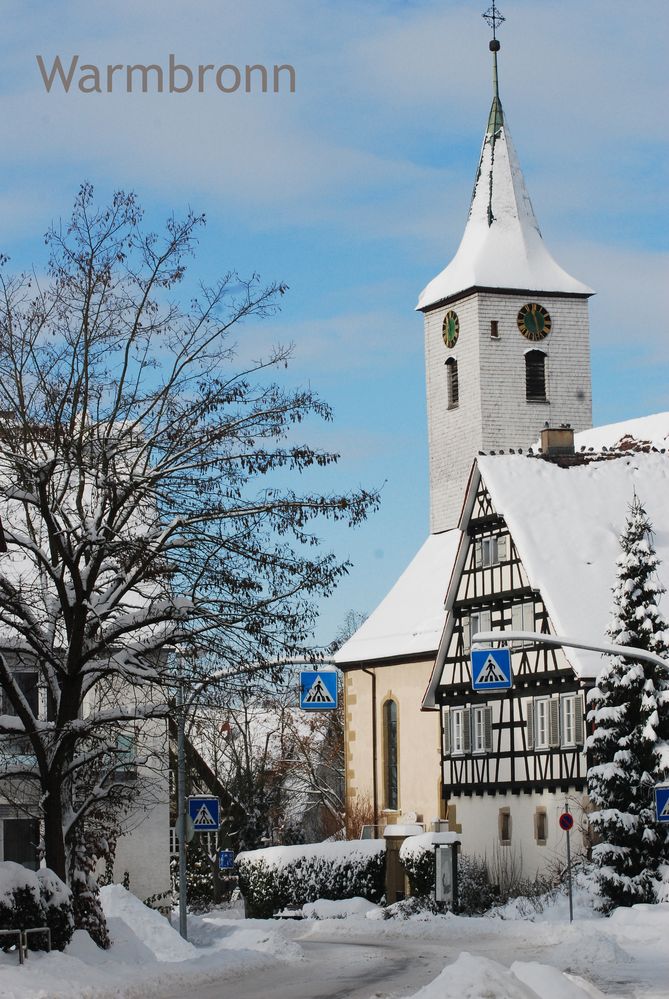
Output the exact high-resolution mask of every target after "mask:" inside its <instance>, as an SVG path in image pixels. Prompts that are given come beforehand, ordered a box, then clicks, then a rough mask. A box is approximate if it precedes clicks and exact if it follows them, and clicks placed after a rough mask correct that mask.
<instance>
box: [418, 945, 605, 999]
mask: <svg viewBox="0 0 669 999" xmlns="http://www.w3.org/2000/svg"><path fill="white" fill-rule="evenodd" d="M597 995H602V993H600V992H598V990H596V989H595V990H593V988H592V986H590V985H588V986H587V989H586V988H581V987H580V986H579V985H578V984H577V983H576V981H575V980H573V978H569V977H568V976H567V975H565V974H564V973H563V972H561V971H558V970H557V968H552V967H550V966H549V965H547V964H536V963H534V962H531V963H524V962H520V961H517V962H516V963H515V964H512V965H511V967H510V968H505V967H504V965H503V964H500V963H499V962H498V961H491V960H490V959H489V958H487V957H481V956H480V955H476V956H475V955H473V954H469V953H468V952H467V951H464V952H463V953H462V954H460V956H459V957H458V959H457V960H456V961H454V962H453V964H449V965H448V966H447V967H446V968H444V970H443V971H442V973H441V974H440V975H439V976H438V978H435V980H434V981H433V982H431V983H430V984H429V985H426V986H425V988H423V989H420V990H419V991H418V992H415V993H414V995H413V997H412V999H483V997H485V999H585V997H586V996H590V997H592V996H597Z"/></svg>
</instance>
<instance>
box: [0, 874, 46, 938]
mask: <svg viewBox="0 0 669 999" xmlns="http://www.w3.org/2000/svg"><path fill="white" fill-rule="evenodd" d="M44 925H46V912H45V909H44V906H43V904H42V898H41V894H40V885H39V881H38V879H37V875H36V874H35V872H34V871H29V870H28V868H27V867H22V866H21V864H15V863H13V861H11V860H6V861H3V862H2V863H0V929H2V930H27V929H30V928H32V927H35V926H44ZM14 944H15V941H14V939H12V938H9V937H7V938H3V942H2V944H1V946H2V948H3V950H9V949H10V948H11V947H13V946H14ZM29 946H30V949H31V950H36V949H37V948H38V947H40V946H42V947H44V946H45V942H44V941H42V940H40V939H39V937H37V935H35V936H34V937H32V939H30V942H29Z"/></svg>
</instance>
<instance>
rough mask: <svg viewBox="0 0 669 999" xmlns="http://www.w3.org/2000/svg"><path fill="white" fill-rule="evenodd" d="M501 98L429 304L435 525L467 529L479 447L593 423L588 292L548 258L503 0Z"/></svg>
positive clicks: (495, 48)
mask: <svg viewBox="0 0 669 999" xmlns="http://www.w3.org/2000/svg"><path fill="white" fill-rule="evenodd" d="M483 16H484V17H485V18H486V20H487V21H488V23H489V24H490V26H491V28H492V39H491V41H490V51H491V53H492V75H493V93H492V105H491V108H490V113H489V115H488V120H487V124H486V130H485V135H484V138H483V146H482V149H481V157H480V160H479V166H478V171H477V174H476V181H475V183H474V192H473V195H472V200H471V204H470V207H469V217H468V219H467V224H466V226H465V231H464V235H463V237H462V241H461V243H460V246H459V248H458V251H457V253H456V255H455V257H454V258H453V260H452V261H451V263H450V264H449V265H448V267H446V268H445V270H443V271H442V272H441V274H439V275H438V276H437V277H436V278H435V279H434V280H433V281H431V282H430V284H429V285H428V286H427V288H426V289H425V290H424V291H423V293H422V295H421V296H420V300H419V303H418V308H419V310H421V311H422V312H423V313H424V316H425V323H424V326H425V371H426V383H427V385H426V388H427V419H428V437H429V460H430V529H431V531H432V532H434V533H437V532H440V531H445V530H448V529H449V528H452V527H455V526H456V525H457V523H458V518H459V515H460V509H461V506H462V497H463V495H464V492H465V486H466V483H467V480H468V477H469V473H470V470H471V466H472V461H473V459H474V458H475V456H476V455H477V454H478V453H479V452H480V451H486V452H487V451H501V450H507V449H511V448H513V449H514V450H515V449H518V448H520V449H525V448H528V447H531V446H532V445H533V444H534V443H535V442H536V441H537V439H538V437H539V433H540V431H541V428H542V427H543V426H544V424H545V423H546V422H548V423H549V424H550V425H551V426H558V425H560V424H563V423H568V424H570V425H571V426H572V427H573V429H574V430H584V429H585V428H586V427H590V426H591V425H592V423H591V386H590V350H589V333H588V297H589V296H590V295H591V294H592V291H591V290H590V288H588V287H587V286H586V285H584V284H582V283H581V282H580V281H577V280H576V278H574V277H572V276H571V275H570V274H567V272H566V271H565V270H563V269H562V267H560V265H559V264H558V263H556V261H555V260H554V259H553V257H552V256H551V254H550V253H549V251H548V249H547V248H546V245H545V243H544V241H543V239H542V236H541V232H540V230H539V225H538V223H537V220H536V217H535V215H534V210H533V208H532V202H531V201H530V197H529V194H528V193H527V189H526V187H525V181H524V179H523V174H522V172H521V169H520V166H519V163H518V159H517V157H516V153H515V150H514V148H513V143H512V141H511V135H510V133H509V126H508V120H507V116H506V113H505V112H504V110H503V109H502V101H501V98H500V91H499V76H498V53H499V50H500V44H499V41H498V39H497V28H498V26H499V25H500V24H501V23H502V21H503V20H504V18H503V17H502V15H501V14H500V13H499V10H498V9H497V6H496V4H495V3H493V4H492V7H490V9H489V10H488V11H486V13H485V14H484V15H483Z"/></svg>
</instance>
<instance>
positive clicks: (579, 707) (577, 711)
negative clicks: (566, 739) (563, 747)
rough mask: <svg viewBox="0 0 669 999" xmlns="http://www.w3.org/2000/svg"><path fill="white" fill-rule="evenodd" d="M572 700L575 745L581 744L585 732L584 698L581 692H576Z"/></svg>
mask: <svg viewBox="0 0 669 999" xmlns="http://www.w3.org/2000/svg"><path fill="white" fill-rule="evenodd" d="M574 701H575V702H576V703H575V704H574V732H575V735H576V745H577V746H582V745H583V737H584V734H585V733H584V728H585V726H584V718H585V700H584V698H583V694H578V695H577V696H576V697H575V698H574Z"/></svg>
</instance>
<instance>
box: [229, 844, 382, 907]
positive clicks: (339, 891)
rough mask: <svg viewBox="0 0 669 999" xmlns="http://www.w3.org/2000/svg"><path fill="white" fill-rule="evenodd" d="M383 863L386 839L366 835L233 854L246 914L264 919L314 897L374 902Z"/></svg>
mask: <svg viewBox="0 0 669 999" xmlns="http://www.w3.org/2000/svg"><path fill="white" fill-rule="evenodd" d="M385 863H386V854H385V842H384V841H383V840H382V839H367V840H352V841H346V842H339V843H311V844H309V843H308V844H304V845H301V846H272V847H268V848H267V849H265V850H249V851H248V852H246V853H240V854H239V855H238V857H237V861H236V866H237V873H238V875H239V887H240V889H241V892H242V895H243V896H244V899H245V902H246V910H247V914H248V915H249V916H254V917H258V918H268V917H270V916H272V915H273V913H274V912H276V911H277V910H279V909H283V908H285V907H286V906H288V905H293V906H302V905H305V904H306V903H307V902H315V901H316V899H318V898H326V899H345V898H355V897H356V896H360V897H362V898H366V899H369V901H370V902H378V901H379V900H380V899H381V897H382V895H383V893H384V890H385Z"/></svg>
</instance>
